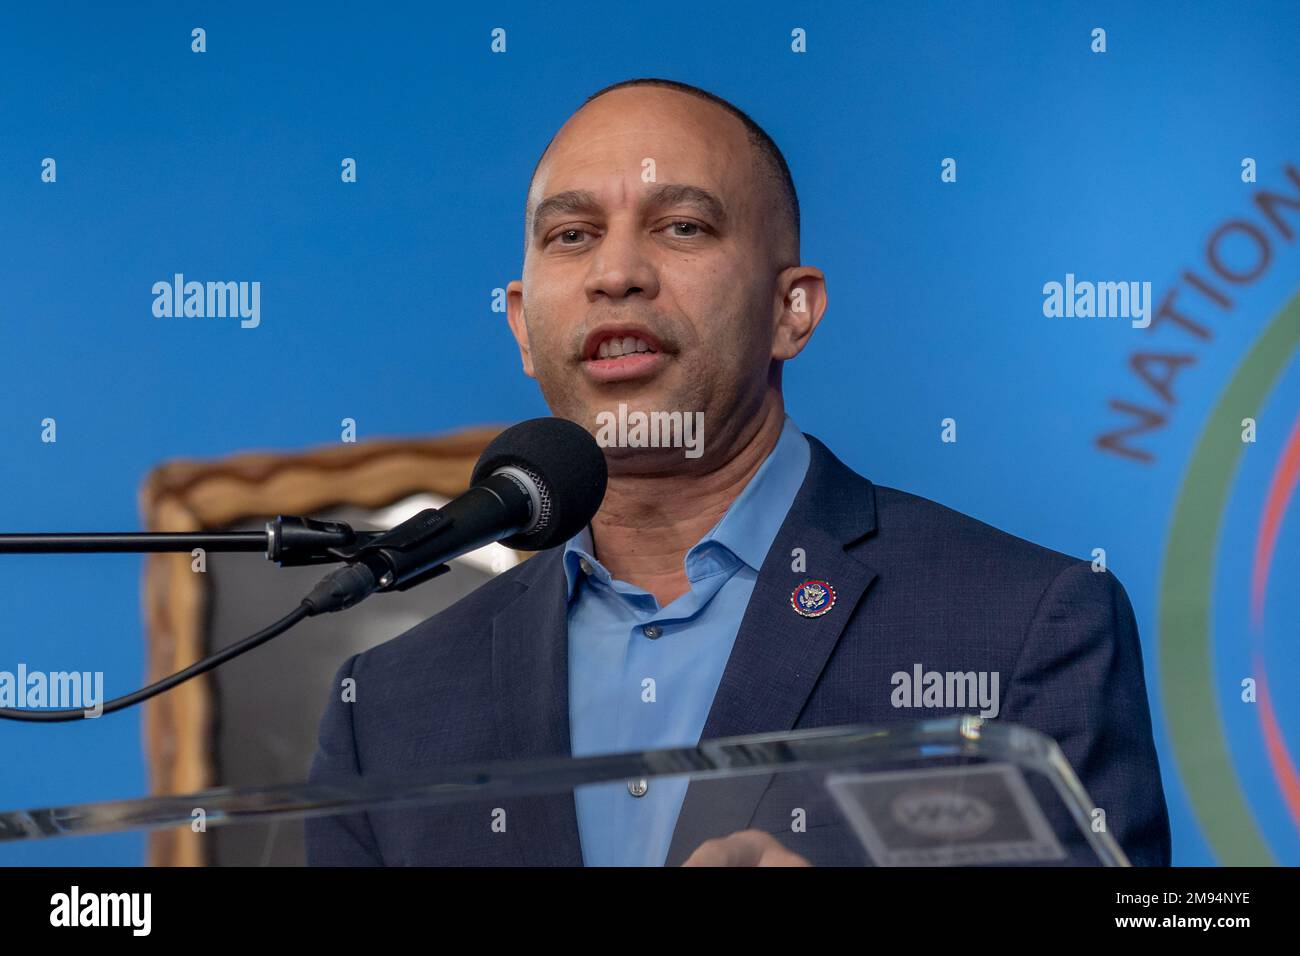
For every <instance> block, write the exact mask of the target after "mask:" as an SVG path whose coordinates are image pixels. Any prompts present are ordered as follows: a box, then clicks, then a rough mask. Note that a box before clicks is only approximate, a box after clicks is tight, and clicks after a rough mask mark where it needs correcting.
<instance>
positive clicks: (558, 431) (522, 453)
mask: <svg viewBox="0 0 1300 956" xmlns="http://www.w3.org/2000/svg"><path fill="white" fill-rule="evenodd" d="M509 466H513V467H515V468H519V469H521V470H522V471H526V472H529V473H530V474H532V475H533V477H534V479H535V480H537V481H538V482H539V484H540V485H542V486H544V488H545V490H546V492H548V493H549V498H550V501H549V514H548V515H546V519H545V520H544V521H543V522H542V523H541V525H540V526H539V527H537V528H536V529H534V530H533V531H530V532H528V533H526V534H524V533H521V534H517V535H514V536H513V537H510V538H506V539H505V540H503V541H502V542H501V543H502V544H504V545H506V546H507V547H510V548H520V549H522V550H524V551H541V550H542V549H544V548H552V547H555V546H556V545H560V544H563V543H564V542H565V541H568V540H569V539H570V538H572V537H573V536H574V535H575V534H577V533H578V532H579V531H581V530H582V529H583V527H585V526H586V525H587V523H588V522H589V521H591V519H592V518H593V517H594V516H595V514H596V512H597V511H598V510H599V509H600V503H601V501H603V500H604V498H605V483H606V481H607V480H608V478H609V473H608V470H607V468H606V465H605V453H604V452H602V451H601V450H600V446H599V445H597V444H596V439H594V438H592V437H591V435H590V434H589V433H588V432H587V430H586V429H585V428H583V427H582V426H581V425H577V424H575V423H573V422H571V421H568V420H567V419H564V418H532V419H529V420H528V421H526V422H520V423H519V424H518V425H512V426H511V427H509V428H507V429H506V430H505V431H503V432H502V433H501V434H500V435H498V436H497V437H496V438H494V439H492V441H491V443H490V444H489V445H488V446H487V448H485V449H483V454H482V455H481V456H480V457H479V460H478V464H477V465H475V466H474V475H473V478H472V482H471V483H473V484H477V483H478V482H480V481H482V480H484V479H485V478H487V477H488V476H490V475H491V474H492V473H493V472H494V471H496V470H497V469H498V468H505V467H509Z"/></svg>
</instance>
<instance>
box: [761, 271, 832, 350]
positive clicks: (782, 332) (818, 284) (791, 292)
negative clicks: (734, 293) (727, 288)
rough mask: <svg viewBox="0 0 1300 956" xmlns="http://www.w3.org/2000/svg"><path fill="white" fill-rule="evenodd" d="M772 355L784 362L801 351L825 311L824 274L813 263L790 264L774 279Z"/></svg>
mask: <svg viewBox="0 0 1300 956" xmlns="http://www.w3.org/2000/svg"><path fill="white" fill-rule="evenodd" d="M773 306H774V310H773V311H774V321H775V328H774V329H773V330H772V332H773V335H772V358H773V359H776V360H777V361H781V362H784V361H787V360H789V359H792V358H794V357H795V356H796V355H798V354H799V353H800V352H802V351H803V349H804V346H805V345H807V344H808V340H809V339H811V338H812V334H813V332H814V331H815V330H816V328H817V324H818V323H819V322H821V320H822V315H823V314H824V313H825V312H826V276H824V275H822V271H821V270H820V269H817V268H814V267H813V266H791V267H790V268H788V269H783V270H782V271H781V274H780V275H778V276H777V279H776V301H775V302H774V303H773Z"/></svg>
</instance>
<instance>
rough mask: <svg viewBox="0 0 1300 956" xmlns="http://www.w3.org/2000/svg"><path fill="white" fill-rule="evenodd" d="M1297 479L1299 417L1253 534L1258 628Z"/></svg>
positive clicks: (1253, 607) (1253, 612)
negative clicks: (1283, 518) (1274, 556)
mask: <svg viewBox="0 0 1300 956" xmlns="http://www.w3.org/2000/svg"><path fill="white" fill-rule="evenodd" d="M1297 480H1300V417H1297V418H1296V420H1295V424H1294V425H1293V426H1292V428H1291V435H1290V437H1289V438H1287V440H1286V445H1285V447H1284V448H1283V449H1282V457H1281V459H1280V460H1279V461H1278V463H1277V468H1276V469H1274V471H1273V480H1272V481H1270V482H1269V485H1268V495H1267V496H1266V497H1265V498H1264V511H1263V513H1262V514H1261V515H1260V519H1259V533H1258V534H1257V535H1256V536H1255V563H1254V566H1253V567H1252V568H1251V572H1250V622H1251V624H1252V625H1253V626H1254V628H1255V630H1257V631H1258V630H1259V628H1260V626H1261V625H1262V624H1263V622H1264V594H1265V592H1266V591H1267V590H1268V572H1269V569H1270V568H1271V567H1272V564H1273V549H1274V547H1276V545H1277V533H1278V531H1279V529H1280V528H1281V527H1282V516H1283V515H1285V514H1286V509H1287V506H1288V505H1289V504H1290V502H1291V496H1292V495H1293V494H1294V493H1295V489H1296V482H1297Z"/></svg>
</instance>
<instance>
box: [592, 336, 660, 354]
mask: <svg viewBox="0 0 1300 956" xmlns="http://www.w3.org/2000/svg"><path fill="white" fill-rule="evenodd" d="M653 351H654V349H652V348H651V347H650V343H649V342H647V341H645V340H644V339H639V338H637V337H636V336H635V335H625V336H623V337H621V338H613V339H606V340H605V341H603V342H601V343H600V348H598V349H597V350H596V357H597V358H619V357H621V356H624V355H635V354H637V353H638V352H653Z"/></svg>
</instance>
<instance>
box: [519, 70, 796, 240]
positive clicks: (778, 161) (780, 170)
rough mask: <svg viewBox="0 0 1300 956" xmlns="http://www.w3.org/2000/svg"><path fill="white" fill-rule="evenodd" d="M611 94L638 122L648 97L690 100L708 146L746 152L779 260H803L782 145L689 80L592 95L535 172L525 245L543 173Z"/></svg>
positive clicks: (628, 83)
mask: <svg viewBox="0 0 1300 956" xmlns="http://www.w3.org/2000/svg"><path fill="white" fill-rule="evenodd" d="M620 91H627V92H625V93H624V92H620ZM637 92H641V93H649V94H652V95H651V96H650V97H649V98H647V97H646V96H640V97H638V96H636V95H635V93H637ZM611 94H613V95H614V97H615V99H616V100H617V101H618V103H617V106H616V108H617V109H619V110H620V111H621V112H623V113H625V114H626V115H627V119H628V122H630V123H634V122H637V121H638V118H637V116H636V114H637V112H638V111H643V110H646V109H647V108H648V104H647V99H649V100H650V101H653V100H654V99H656V98H657V99H660V100H662V99H663V96H664V94H673V96H672V97H670V98H681V97H687V98H689V101H688V103H687V105H686V110H687V111H688V112H689V113H690V114H691V119H692V120H693V123H692V125H693V126H695V130H694V132H696V133H697V134H698V135H699V136H701V137H704V142H705V143H706V144H715V145H716V146H717V147H718V148H719V149H720V150H722V151H725V152H730V154H732V155H730V156H729V158H730V159H732V160H733V161H736V160H741V156H740V155H737V154H738V153H741V152H743V154H744V158H743V162H745V163H746V164H747V165H748V169H749V171H750V173H751V182H752V184H753V186H754V187H755V191H756V192H758V193H761V196H758V197H755V198H757V199H758V201H759V203H760V204H761V206H762V207H763V208H764V209H765V215H764V216H763V218H764V221H765V223H766V224H767V225H768V228H769V232H768V236H769V239H770V240H771V245H772V246H773V251H774V254H775V258H776V259H777V260H779V261H781V264H782V265H785V264H791V263H795V262H798V260H799V228H800V222H799V197H798V194H797V193H796V191H795V187H794V179H793V177H792V176H791V175H790V168H789V166H788V165H787V164H786V161H785V156H784V155H783V154H782V153H781V150H780V148H779V147H778V146H777V145H776V143H775V142H774V141H773V140H772V138H771V137H770V136H768V134H767V132H766V131H764V130H763V128H762V127H761V126H759V125H758V124H757V123H755V122H754V121H753V120H752V119H751V118H750V117H749V116H748V115H747V114H746V113H745V112H744V111H742V110H741V109H739V108H738V107H736V106H735V105H733V104H732V103H730V102H728V101H727V100H724V99H723V98H722V97H720V96H716V95H714V94H713V93H710V92H708V91H707V90H702V89H700V88H699V87H696V86H691V85H689V84H687V83H679V82H677V81H675V80H666V79H656V78H644V79H633V80H624V81H622V82H621V83H615V84H613V85H611V86H607V87H605V88H604V89H601V90H598V91H596V92H595V93H593V94H591V96H589V97H587V99H586V101H585V102H584V103H583V106H582V107H581V108H580V109H579V110H578V111H577V112H575V113H574V115H573V116H572V117H570V119H569V121H568V122H567V123H565V125H564V126H563V127H561V129H560V131H559V132H557V133H556V134H555V136H553V137H552V138H551V141H550V142H549V143H547V145H546V149H544V150H543V151H542V155H541V157H540V158H539V159H538V161H537V165H536V166H534V167H533V175H532V177H531V179H530V180H529V185H528V197H527V201H526V203H525V206H524V245H525V248H527V246H528V242H529V239H530V237H531V234H532V232H533V230H534V228H535V225H536V212H537V206H538V204H539V203H540V202H541V201H542V195H541V192H542V190H540V189H538V188H537V186H538V174H539V173H540V172H542V171H543V167H544V166H545V165H546V164H547V163H548V160H549V159H550V158H551V156H552V153H553V152H554V150H555V148H556V147H557V146H558V145H567V143H566V142H565V140H566V136H568V135H573V134H577V135H580V134H581V132H582V124H580V123H576V122H575V121H577V120H578V118H579V117H580V116H581V115H582V114H583V112H584V111H586V110H588V109H589V108H590V107H591V105H592V104H593V102H595V101H597V100H602V99H604V100H605V102H604V103H602V104H601V105H602V106H605V105H607V104H609V103H610V101H609V99H608V97H610V96H611ZM629 94H632V95H629ZM653 94H658V96H657V97H656V96H655V95H653ZM741 138H743V141H744V143H745V147H746V148H745V149H744V150H743V151H741V150H738V149H736V148H735V147H736V144H737V143H738V142H739V141H740V139H741ZM579 148H581V144H579ZM646 158H650V159H655V160H656V163H657V162H659V160H660V159H664V158H665V157H658V158H657V157H646Z"/></svg>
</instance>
